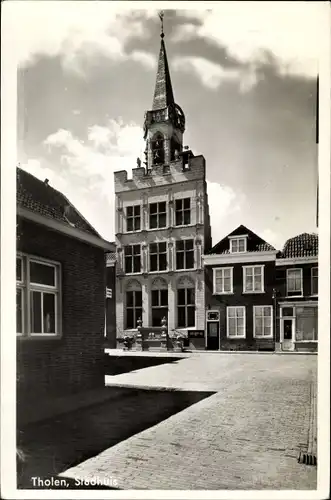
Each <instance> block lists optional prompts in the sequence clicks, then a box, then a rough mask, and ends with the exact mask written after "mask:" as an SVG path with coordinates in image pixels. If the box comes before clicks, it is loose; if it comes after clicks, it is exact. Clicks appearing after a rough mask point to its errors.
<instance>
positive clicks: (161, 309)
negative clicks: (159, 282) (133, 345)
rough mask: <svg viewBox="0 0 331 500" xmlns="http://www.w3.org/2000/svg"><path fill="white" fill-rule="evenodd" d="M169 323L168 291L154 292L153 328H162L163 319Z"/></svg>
mask: <svg viewBox="0 0 331 500" xmlns="http://www.w3.org/2000/svg"><path fill="white" fill-rule="evenodd" d="M163 318H166V321H167V323H168V289H165V290H152V326H162V319H163Z"/></svg>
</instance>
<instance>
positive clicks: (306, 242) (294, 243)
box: [279, 233, 318, 259]
mask: <svg viewBox="0 0 331 500" xmlns="http://www.w3.org/2000/svg"><path fill="white" fill-rule="evenodd" d="M317 255H318V235H317V234H314V233H312V234H309V233H302V234H299V235H298V236H295V237H294V238H290V239H288V240H287V241H286V243H285V245H284V248H283V251H282V252H281V253H280V255H279V258H280V259H289V258H295V257H315V256H317Z"/></svg>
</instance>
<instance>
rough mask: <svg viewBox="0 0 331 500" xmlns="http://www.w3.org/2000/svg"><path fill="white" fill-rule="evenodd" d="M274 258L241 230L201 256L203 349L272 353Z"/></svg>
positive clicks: (273, 252) (270, 250)
mask: <svg viewBox="0 0 331 500" xmlns="http://www.w3.org/2000/svg"><path fill="white" fill-rule="evenodd" d="M276 254H277V251H276V249H275V248H274V247H272V246H271V245H270V244H269V243H267V242H266V241H264V240H263V239H262V238H260V237H259V236H258V235H256V234H255V233H254V232H253V231H251V230H250V229H248V228H247V227H245V226H242V225H241V226H239V227H237V228H236V229H235V230H234V231H232V232H231V233H230V234H228V235H227V236H226V237H225V238H223V239H222V240H221V241H219V242H218V243H217V244H216V245H215V246H214V247H213V248H212V249H211V250H210V252H209V253H207V254H205V255H204V265H205V288H206V299H205V301H206V306H207V309H206V335H205V343H206V348H207V349H212V350H260V349H261V350H273V349H274V347H275V332H274V298H273V288H274V281H275V262H276Z"/></svg>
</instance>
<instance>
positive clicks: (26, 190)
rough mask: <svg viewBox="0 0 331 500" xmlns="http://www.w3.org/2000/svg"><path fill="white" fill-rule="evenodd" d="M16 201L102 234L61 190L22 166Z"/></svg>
mask: <svg viewBox="0 0 331 500" xmlns="http://www.w3.org/2000/svg"><path fill="white" fill-rule="evenodd" d="M16 177H17V192H16V203H17V206H18V207H20V208H25V209H28V210H31V211H32V212H35V213H37V214H39V215H43V216H45V217H48V218H50V219H53V220H56V221H58V222H62V223H63V224H66V225H68V226H71V227H73V226H74V227H76V228H77V229H80V230H81V231H85V232H87V233H90V234H93V235H94V236H98V237H99V238H101V236H100V235H99V234H98V233H97V231H96V230H95V229H94V228H93V227H92V226H91V225H90V224H89V223H88V222H87V221H86V220H85V219H84V217H83V216H82V215H81V214H80V213H79V212H78V210H76V208H75V207H74V206H73V205H72V204H71V203H70V201H69V200H68V199H67V198H66V197H65V196H64V195H63V194H62V193H60V192H59V191H57V190H56V189H54V188H52V187H51V186H50V185H49V184H48V182H46V181H45V182H43V181H41V180H39V179H37V178H36V177H34V176H33V175H31V174H29V173H28V172H26V171H25V170H22V169H21V168H17V171H16Z"/></svg>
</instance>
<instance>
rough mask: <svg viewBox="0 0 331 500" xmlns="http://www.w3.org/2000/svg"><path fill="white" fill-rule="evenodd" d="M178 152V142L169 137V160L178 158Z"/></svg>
mask: <svg viewBox="0 0 331 500" xmlns="http://www.w3.org/2000/svg"><path fill="white" fill-rule="evenodd" d="M179 153H180V144H179V142H178V141H177V139H175V138H174V137H172V138H171V141H170V161H174V160H176V159H177V158H178V154H179Z"/></svg>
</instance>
